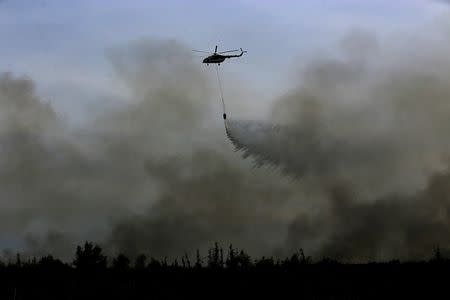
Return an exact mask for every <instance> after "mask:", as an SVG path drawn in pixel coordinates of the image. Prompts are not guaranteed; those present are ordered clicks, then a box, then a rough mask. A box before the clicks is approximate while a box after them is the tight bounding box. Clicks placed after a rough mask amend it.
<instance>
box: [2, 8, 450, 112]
mask: <svg viewBox="0 0 450 300" xmlns="http://www.w3.org/2000/svg"><path fill="white" fill-rule="evenodd" d="M444 9H445V5H444V4H442V3H439V2H434V1H431V0H428V1H427V0H397V1H389V0H370V1H357V0H321V1H267V0H265V1H256V0H242V1H236V0H231V1H181V0H180V1H114V0H113V1H101V0H97V1H88V0H79V1H56V0H36V1H31V0H4V1H1V2H0V39H1V40H2V41H3V42H2V47H1V49H0V70H2V71H11V72H13V73H15V74H18V75H21V74H26V75H29V76H31V77H32V78H33V79H34V80H35V81H36V83H37V87H38V91H39V94H40V95H42V96H43V97H44V98H45V99H48V100H49V101H51V103H52V104H53V105H54V106H55V108H56V109H57V110H58V111H59V112H61V113H63V114H64V115H66V116H67V117H69V119H70V120H72V121H79V120H83V119H84V118H83V116H84V115H85V113H86V112H87V111H96V110H98V111H101V110H102V106H103V105H108V104H115V103H117V102H118V101H119V102H120V101H123V99H125V98H126V91H125V90H123V89H121V86H120V82H117V81H116V78H115V77H114V74H113V72H112V71H111V67H110V63H109V61H108V60H107V58H106V55H105V53H106V52H107V51H108V49H110V48H114V47H118V46H123V45H124V44H126V43H127V42H129V41H131V40H136V39H143V38H148V37H150V38H161V39H176V40H178V41H181V42H182V43H185V44H186V45H188V47H191V48H192V49H203V50H208V49H213V47H214V46H215V45H216V44H218V45H219V47H220V48H219V49H230V48H233V49H235V48H239V47H243V48H245V49H247V50H248V51H249V53H248V55H247V56H246V57H245V58H243V59H241V60H239V62H232V63H229V65H227V66H226V67H224V72H225V75H224V77H225V78H224V80H225V82H226V80H227V76H226V75H227V74H226V73H227V72H236V73H239V75H240V78H241V79H242V80H245V83H246V84H249V85H250V86H252V87H253V86H257V87H261V86H264V89H265V91H264V92H263V94H264V95H266V96H273V95H274V94H276V93H279V92H280V90H281V89H282V88H283V82H284V81H285V80H286V71H289V70H290V66H291V65H293V64H295V66H298V62H299V61H301V60H302V59H304V58H305V57H307V56H308V55H311V54H313V53H315V51H317V50H320V51H330V52H332V51H334V50H333V47H334V45H335V41H336V40H338V39H340V38H341V37H342V35H343V34H344V33H346V32H347V31H348V30H350V29H352V28H363V29H368V30H372V31H375V32H377V33H378V34H379V35H387V34H390V33H392V32H397V33H398V32H401V31H402V30H407V31H409V32H411V31H413V30H414V29H413V28H414V27H415V26H418V25H420V24H423V23H424V22H430V20H433V18H436V16H438V15H439V14H440V12H441V11H442V10H444ZM200 59H201V58H199V62H200ZM113 86H114V88H112V87H113Z"/></svg>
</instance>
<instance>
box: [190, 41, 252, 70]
mask: <svg viewBox="0 0 450 300" xmlns="http://www.w3.org/2000/svg"><path fill="white" fill-rule="evenodd" d="M239 50H240V51H241V54H236V55H222V54H224V53H230V52H236V51H239ZM192 51H194V52H201V53H208V54H211V55H209V56H208V57H206V58H205V59H204V60H203V63H204V64H206V65H207V66H209V64H218V65H219V66H220V63H222V62H223V61H224V60H225V59H227V58H232V57H241V56H242V54H244V53H247V51H244V50H242V48H240V49H236V50H228V51H222V52H217V46H216V49H215V50H214V53H211V52H208V51H199V50H192Z"/></svg>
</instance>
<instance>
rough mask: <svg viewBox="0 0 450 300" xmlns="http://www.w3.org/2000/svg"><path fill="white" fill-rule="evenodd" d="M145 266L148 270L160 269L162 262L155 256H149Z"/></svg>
mask: <svg viewBox="0 0 450 300" xmlns="http://www.w3.org/2000/svg"><path fill="white" fill-rule="evenodd" d="M147 268H149V269H150V270H160V269H161V268H162V264H161V262H160V261H159V260H157V259H156V258H153V257H151V258H150V262H149V263H148V265H147Z"/></svg>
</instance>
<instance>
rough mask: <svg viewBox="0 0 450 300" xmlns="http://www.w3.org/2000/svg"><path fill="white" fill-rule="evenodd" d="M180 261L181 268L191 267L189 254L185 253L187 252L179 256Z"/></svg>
mask: <svg viewBox="0 0 450 300" xmlns="http://www.w3.org/2000/svg"><path fill="white" fill-rule="evenodd" d="M181 263H182V266H183V268H187V269H190V268H191V261H190V260H189V256H188V255H187V253H185V254H184V255H183V256H182V257H181Z"/></svg>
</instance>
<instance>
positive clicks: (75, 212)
mask: <svg viewBox="0 0 450 300" xmlns="http://www.w3.org/2000/svg"><path fill="white" fill-rule="evenodd" d="M401 40H402V41H405V42H398V43H397V44H396V45H391V44H392V43H390V41H389V42H384V41H377V39H376V38H375V37H374V36H373V35H371V34H367V33H362V32H356V33H353V34H350V35H349V36H348V37H346V38H345V39H344V40H343V42H342V46H343V47H342V48H343V50H342V51H343V52H342V55H341V57H338V58H330V59H323V58H318V59H314V60H312V62H311V63H309V64H307V65H306V66H304V67H303V68H302V72H300V74H301V75H300V76H299V77H298V78H294V80H293V82H292V89H291V90H290V91H289V92H288V93H286V94H284V95H282V96H281V97H280V98H279V99H276V100H275V101H274V103H273V108H272V109H271V116H270V117H269V119H268V120H266V121H265V122H251V121H237V120H233V119H232V120H230V121H228V123H227V132H226V133H225V132H224V128H223V123H222V120H220V119H219V118H218V117H220V114H219V113H218V110H219V109H220V106H219V105H218V102H217V101H218V94H217V93H218V91H217V89H216V85H215V77H213V76H214V73H208V72H206V71H205V69H204V68H203V67H202V66H201V65H199V64H198V62H196V61H194V60H193V59H192V57H191V51H190V50H189V49H187V48H186V47H184V46H183V45H181V44H179V43H177V42H173V41H158V40H145V41H137V42H134V43H130V44H129V45H127V46H126V47H121V48H117V49H112V50H110V51H109V52H108V57H109V59H110V61H111V62H112V65H113V67H114V69H115V71H116V73H117V75H118V76H119V77H120V78H121V79H122V80H123V82H124V84H125V85H126V87H127V88H128V91H129V98H130V99H132V100H129V101H128V102H124V105H123V106H122V107H120V108H116V109H114V110H113V109H105V112H104V114H103V115H102V116H95V117H94V116H92V119H93V121H92V122H89V123H86V124H85V126H84V127H83V128H81V129H76V130H74V129H71V128H68V126H67V125H66V124H65V123H64V121H63V120H61V118H59V116H58V115H57V114H56V113H55V112H54V111H53V110H52V108H51V106H50V105H48V104H45V101H43V100H41V99H39V98H38V97H37V96H36V94H35V92H34V89H33V83H32V81H31V80H30V79H27V78H17V77H14V76H12V75H10V74H5V75H2V77H1V78H0V111H1V114H0V124H1V125H2V126H1V131H0V139H1V141H2V142H1V145H0V151H1V154H2V155H1V158H0V163H1V164H2V168H1V174H0V176H1V179H2V180H1V182H0V193H1V195H0V196H1V199H2V200H1V202H0V208H1V210H0V226H1V228H2V237H1V240H0V242H1V245H4V246H5V248H11V250H9V251H5V254H9V253H12V252H11V251H15V250H20V251H22V252H24V253H25V254H43V253H47V252H50V253H53V254H55V255H58V256H62V257H70V256H72V254H73V253H72V251H73V250H71V249H73V246H74V245H75V244H76V243H80V242H83V241H84V240H87V239H89V240H95V241H99V242H101V243H102V245H103V246H105V249H106V250H107V251H109V252H113V253H117V252H124V253H126V254H129V255H136V254H138V253H140V252H145V253H147V254H150V255H154V256H169V257H173V256H179V255H183V254H184V253H185V252H188V254H193V253H194V251H195V249H197V248H200V249H204V248H205V247H207V246H209V245H210V244H211V243H212V242H214V241H220V242H222V243H224V244H226V243H233V244H234V245H236V246H239V247H242V248H246V249H248V250H249V251H250V252H251V253H252V254H254V255H284V254H286V253H291V251H292V250H294V249H298V248H300V247H302V248H304V249H305V250H306V251H307V254H309V255H313V256H316V257H320V256H322V255H330V256H336V257H339V258H345V259H352V260H358V259H377V258H383V259H384V258H392V257H400V258H415V257H426V256H428V255H430V254H431V252H432V250H433V247H435V246H436V245H437V244H439V245H440V246H443V247H447V246H450V243H449V242H448V241H447V238H448V228H449V227H448V223H449V221H448V220H449V218H448V213H447V211H448V203H449V200H450V199H447V198H448V195H450V190H448V186H449V183H450V182H449V177H448V175H447V166H448V161H447V158H448V151H449V142H448V138H447V133H448V129H450V128H449V127H450V126H449V125H448V122H447V120H448V119H449V116H450V106H449V105H448V103H449V99H450V88H449V86H448V78H450V76H449V75H450V71H449V70H450V59H449V58H448V55H447V53H448V50H450V49H449V48H450V47H449V41H448V38H447V37H445V35H443V36H439V35H436V37H435V38H434V39H431V38H430V39H426V40H424V41H417V40H409V39H407V38H405V37H403V38H402V39H401ZM402 43H403V44H402ZM412 45H413V46H412ZM388 46H389V47H388ZM405 49H407V50H408V51H410V52H408V53H406V52H405V51H406V50H405ZM411 49H415V50H414V52H411ZM294 77H295V76H294ZM112 88H113V87H112ZM232 89H236V88H234V87H233V86H229V85H228V86H227V85H226V94H228V95H230V94H240V95H246V94H250V92H248V91H246V90H245V89H242V88H241V87H240V88H239V90H232ZM230 100H231V99H230ZM238 100H239V101H240V102H241V104H240V105H244V104H242V103H248V104H249V108H251V105H254V102H253V100H252V99H251V97H243V99H238ZM246 100H248V101H246ZM228 105H229V107H232V105H233V103H228ZM243 110H244V109H243ZM271 124H278V125H271ZM227 135H228V137H229V138H230V139H231V141H232V144H234V146H235V147H237V149H238V150H243V151H244V154H245V155H248V156H250V157H251V158H252V159H253V161H254V162H256V163H257V165H259V166H261V168H256V169H254V168H252V160H242V159H241V157H240V155H239V153H235V152H233V145H232V144H230V142H229V140H228V139H227ZM266 165H271V166H275V167H276V168H277V169H280V170H281V171H282V172H281V174H280V173H279V172H274V171H272V169H271V168H268V167H266ZM283 173H285V174H288V175H289V176H288V177H285V176H283ZM289 177H294V178H295V179H290V178H289Z"/></svg>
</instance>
